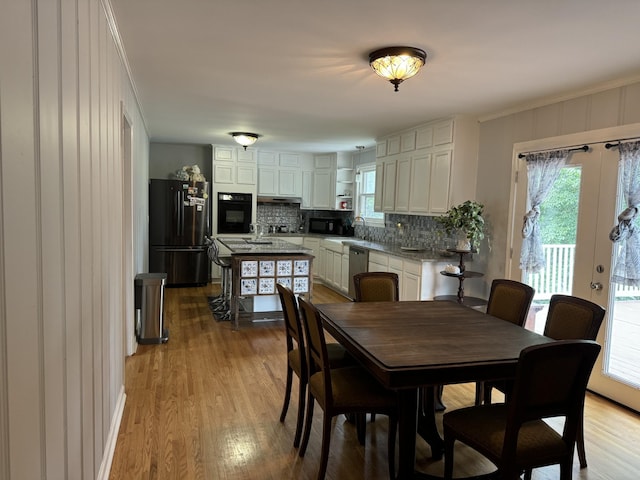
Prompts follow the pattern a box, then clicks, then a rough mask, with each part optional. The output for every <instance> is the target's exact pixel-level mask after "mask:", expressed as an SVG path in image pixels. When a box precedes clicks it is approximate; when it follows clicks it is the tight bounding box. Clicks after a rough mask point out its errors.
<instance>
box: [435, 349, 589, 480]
mask: <svg viewBox="0 0 640 480" xmlns="http://www.w3.org/2000/svg"><path fill="white" fill-rule="evenodd" d="M598 352H600V345H598V344H597V343H596V342H594V341H591V340H562V341H557V342H551V343H546V344H542V345H535V346H532V347H527V348H525V349H524V350H522V352H521V354H520V358H519V360H518V366H517V372H516V378H515V381H514V384H513V390H512V393H511V395H510V397H509V399H508V401H507V402H506V403H500V404H489V405H475V406H472V407H467V408H462V409H459V410H454V411H452V412H448V413H445V414H444V416H443V420H442V421H443V429H444V454H445V455H444V458H445V464H444V478H445V479H451V478H452V474H453V460H454V456H453V455H454V443H455V441H456V440H459V441H461V442H462V443H465V444H466V445H468V446H469V447H471V448H473V449H474V450H476V451H478V452H479V453H481V454H482V455H484V456H485V457H486V458H487V459H489V460H490V461H491V462H492V463H493V464H495V465H496V466H497V467H498V471H499V473H500V478H502V479H504V480H516V479H519V478H520V475H521V473H522V472H523V471H526V472H528V473H529V474H530V472H531V470H532V469H533V468H537V467H542V466H547V465H555V464H559V465H560V480H570V479H571V475H572V466H573V452H574V444H575V442H576V435H577V431H578V425H579V424H580V421H581V412H582V407H583V404H584V397H585V392H586V388H587V382H588V381H589V376H590V374H591V370H592V369H593V365H594V363H595V361H596V358H597V356H598ZM550 417H564V419H565V420H564V428H563V431H562V434H560V433H558V432H556V431H555V430H554V429H553V428H552V427H550V426H549V425H548V424H547V423H546V422H545V421H544V419H545V418H550Z"/></svg>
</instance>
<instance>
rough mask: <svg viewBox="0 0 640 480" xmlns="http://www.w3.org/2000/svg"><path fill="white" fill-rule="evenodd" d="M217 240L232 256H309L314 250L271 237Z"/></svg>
mask: <svg viewBox="0 0 640 480" xmlns="http://www.w3.org/2000/svg"><path fill="white" fill-rule="evenodd" d="M217 240H218V241H219V242H220V243H221V244H223V245H224V246H225V247H227V248H228V249H229V251H230V252H231V254H232V255H238V254H242V255H278V254H296V253H300V254H308V255H311V254H312V253H313V250H311V249H309V248H306V247H303V246H302V245H297V244H295V243H291V242H287V241H286V240H282V239H279V238H274V237H269V238H260V237H218V238H217Z"/></svg>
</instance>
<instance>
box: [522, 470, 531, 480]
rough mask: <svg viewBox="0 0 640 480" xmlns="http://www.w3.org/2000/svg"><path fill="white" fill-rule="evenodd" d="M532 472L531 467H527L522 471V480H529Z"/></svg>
mask: <svg viewBox="0 0 640 480" xmlns="http://www.w3.org/2000/svg"><path fill="white" fill-rule="evenodd" d="M532 472H533V468H527V469H526V470H525V471H524V480H531V474H532Z"/></svg>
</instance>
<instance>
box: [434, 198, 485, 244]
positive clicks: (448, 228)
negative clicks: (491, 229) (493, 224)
mask: <svg viewBox="0 0 640 480" xmlns="http://www.w3.org/2000/svg"><path fill="white" fill-rule="evenodd" d="M483 210H484V205H482V204H481V203H478V202H474V201H472V200H467V201H466V202H464V203H461V204H460V205H457V206H455V207H451V208H450V209H449V210H448V211H447V213H445V214H444V215H443V216H441V217H437V218H436V221H437V222H438V223H439V224H440V225H442V227H443V228H444V231H445V232H447V234H449V235H456V236H457V237H458V243H457V245H456V248H457V249H458V250H473V249H474V248H475V249H477V248H478V245H479V244H480V240H482V239H483V238H484V218H482V212H483Z"/></svg>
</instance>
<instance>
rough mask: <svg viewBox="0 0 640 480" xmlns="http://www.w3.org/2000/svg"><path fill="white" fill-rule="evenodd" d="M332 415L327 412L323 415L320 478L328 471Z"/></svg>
mask: <svg viewBox="0 0 640 480" xmlns="http://www.w3.org/2000/svg"><path fill="white" fill-rule="evenodd" d="M332 418H333V417H331V416H330V415H329V414H327V412H324V415H323V416H322V449H321V450H320V468H319V469H318V480H324V476H325V474H326V473H327V463H328V462H329V444H330V443H331V420H332Z"/></svg>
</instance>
